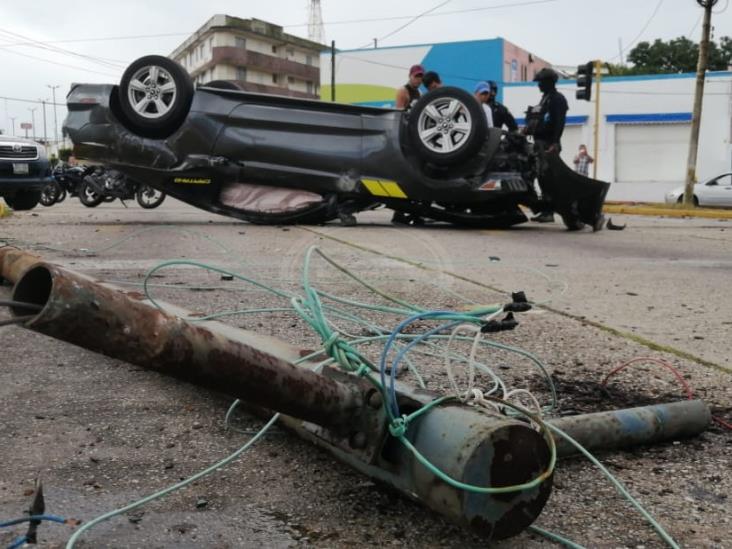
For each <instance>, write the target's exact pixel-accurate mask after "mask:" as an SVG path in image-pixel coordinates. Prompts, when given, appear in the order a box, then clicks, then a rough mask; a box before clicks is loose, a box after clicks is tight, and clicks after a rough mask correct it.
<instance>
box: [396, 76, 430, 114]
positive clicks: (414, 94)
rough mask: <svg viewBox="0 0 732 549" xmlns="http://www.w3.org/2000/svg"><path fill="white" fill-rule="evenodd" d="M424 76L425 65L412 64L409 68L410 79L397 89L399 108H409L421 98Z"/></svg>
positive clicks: (397, 104) (397, 105)
mask: <svg viewBox="0 0 732 549" xmlns="http://www.w3.org/2000/svg"><path fill="white" fill-rule="evenodd" d="M422 78H424V67H423V66H422V65H412V66H411V67H410V68H409V80H408V81H407V83H406V84H404V85H403V86H402V87H401V88H398V89H397V94H396V108H397V109H400V110H404V109H407V108H409V107H411V106H412V103H414V102H415V101H417V99H419V98H420V95H421V94H420V93H419V87H420V86H421V85H422Z"/></svg>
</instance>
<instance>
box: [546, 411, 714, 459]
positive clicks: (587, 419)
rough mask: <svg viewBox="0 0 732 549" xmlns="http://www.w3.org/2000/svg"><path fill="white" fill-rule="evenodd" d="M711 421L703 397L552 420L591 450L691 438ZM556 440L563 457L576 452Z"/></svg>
mask: <svg viewBox="0 0 732 549" xmlns="http://www.w3.org/2000/svg"><path fill="white" fill-rule="evenodd" d="M710 422H711V412H710V411H709V406H707V405H706V403H704V402H703V401H701V400H683V401H681V402H673V403H670V404H656V405H653V406H642V407H639V408H630V409H627V410H613V411H609V412H598V413H595V414H582V415H578V416H568V417H563V418H558V419H552V420H550V421H549V423H551V424H552V425H554V426H555V427H558V428H559V429H561V430H562V431H564V432H565V433H567V434H568V435H569V436H571V437H572V438H573V439H574V440H576V441H577V442H579V443H580V444H581V445H582V446H584V447H585V448H586V449H587V450H590V451H592V450H612V449H616V448H627V447H629V446H637V445H640V444H653V443H656V442H664V441H669V440H678V439H681V438H688V437H692V436H695V435H698V434H700V433H702V432H703V431H705V430H706V429H707V427H709V423H710ZM554 439H555V442H556V444H557V455H559V456H562V457H563V456H569V455H572V454H576V453H577V449H576V448H575V447H574V446H573V445H572V444H571V443H569V442H567V441H566V440H565V439H563V438H561V437H559V436H555V437H554Z"/></svg>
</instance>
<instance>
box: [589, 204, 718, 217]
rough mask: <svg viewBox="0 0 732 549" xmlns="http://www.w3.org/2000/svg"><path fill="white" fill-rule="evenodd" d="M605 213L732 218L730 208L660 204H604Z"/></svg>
mask: <svg viewBox="0 0 732 549" xmlns="http://www.w3.org/2000/svg"><path fill="white" fill-rule="evenodd" d="M603 211H604V212H605V213H611V214H627V215H658V216H665V217H703V218H707V219H732V210H711V209H704V208H694V209H691V210H689V209H682V208H669V207H665V206H664V205H662V204H634V203H631V204H607V203H606V204H605V206H604V207H603Z"/></svg>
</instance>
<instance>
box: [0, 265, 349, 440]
mask: <svg viewBox="0 0 732 549" xmlns="http://www.w3.org/2000/svg"><path fill="white" fill-rule="evenodd" d="M28 261H30V260H28ZM19 262H21V263H22V261H20V260H19ZM17 264H19V263H18V262H16V263H14V264H11V265H10V267H11V268H12V267H14V266H15V265H17ZM13 299H14V300H16V301H20V302H23V303H33V304H36V305H41V306H42V307H43V310H42V311H41V312H40V313H38V314H37V315H36V316H35V317H34V318H33V319H32V320H30V321H29V322H27V323H26V324H24V326H25V327H26V328H29V329H31V330H34V331H36V332H40V333H42V334H45V335H48V336H51V337H55V338H57V339H60V340H62V341H66V342H68V343H72V344H74V345H78V346H80V347H84V348H86V349H91V350H93V351H96V352H99V353H102V354H105V355H107V356H111V357H114V358H118V359H121V360H125V361H127V362H130V363H132V364H137V365H139V366H142V367H144V368H147V369H151V370H156V371H158V372H161V373H164V374H167V375H170V376H173V377H176V378H179V379H182V380H185V381H189V382H192V383H196V384H198V385H201V386H204V387H208V388H210V389H214V390H217V391H221V392H223V393H225V394H229V395H232V396H235V397H236V398H241V399H243V400H247V401H249V402H252V403H254V404H256V405H259V406H264V407H267V408H270V409H274V410H277V411H280V412H284V413H286V414H289V415H294V416H296V417H300V418H303V419H307V420H308V421H312V422H313V423H317V424H319V425H328V426H330V427H332V428H334V429H336V430H337V429H338V428H344V429H345V428H347V426H348V425H349V424H351V423H353V422H354V421H355V419H354V417H355V416H356V415H357V414H358V412H359V411H360V407H361V404H362V402H361V396H360V394H359V392H358V391H356V390H354V389H353V388H352V387H348V386H346V385H344V384H342V383H339V382H336V381H333V380H331V379H327V378H324V377H323V376H321V375H318V374H316V373H315V372H313V371H311V370H309V369H307V368H305V367H298V366H295V365H293V364H292V363H293V362H294V361H295V360H297V359H298V358H299V356H298V354H297V353H296V352H295V350H293V349H292V348H291V347H290V346H288V345H285V344H283V343H282V342H281V341H279V340H277V339H275V338H271V337H266V336H261V335H258V334H255V333H252V332H245V331H243V330H242V331H238V330H235V329H233V328H231V327H230V326H226V325H224V324H221V323H218V322H208V321H207V322H199V323H192V322H187V321H185V320H182V319H181V318H180V317H179V316H176V315H174V314H171V313H169V312H165V311H161V310H160V309H158V308H156V307H154V306H153V305H152V304H150V303H149V302H147V301H146V300H145V299H144V296H143V295H142V294H139V293H137V292H124V291H122V290H119V289H117V288H114V287H110V286H106V285H101V284H99V283H96V282H95V281H94V280H92V279H91V278H89V277H86V276H84V275H81V274H78V273H73V272H71V271H67V270H65V269H63V268H61V267H58V266H55V265H52V264H49V263H36V264H35V265H34V266H32V267H31V268H30V269H29V270H27V271H26V272H25V273H24V274H23V275H22V276H21V277H20V279H19V280H18V282H17V284H16V285H15V288H14V290H13ZM170 308H172V307H170ZM29 312H30V313H31V314H33V313H34V311H28V310H27V309H25V310H24V309H22V308H17V307H16V308H13V309H12V313H13V314H14V315H17V316H22V315H27V314H29Z"/></svg>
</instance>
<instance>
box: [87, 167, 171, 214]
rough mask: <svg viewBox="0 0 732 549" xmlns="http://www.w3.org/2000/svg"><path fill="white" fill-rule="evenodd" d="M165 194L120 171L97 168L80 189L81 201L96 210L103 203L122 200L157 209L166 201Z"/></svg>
mask: <svg viewBox="0 0 732 549" xmlns="http://www.w3.org/2000/svg"><path fill="white" fill-rule="evenodd" d="M165 196H166V195H165V193H164V192H162V191H159V190H157V189H155V188H153V187H151V186H149V185H144V184H142V183H138V182H137V181H135V180H133V179H131V178H130V177H128V176H126V175H125V174H123V173H122V172H120V171H118V170H112V169H106V168H103V167H99V166H98V167H96V168H95V169H93V170H92V171H91V173H88V174H86V175H85V176H84V179H83V181H82V183H81V186H80V187H79V201H80V202H81V203H82V204H84V206H87V207H88V208H95V207H96V206H98V205H99V204H101V203H102V202H111V201H114V200H116V199H118V198H119V199H120V200H121V201H122V204H124V205H125V206H127V205H126V204H125V200H132V199H135V200H137V203H138V204H139V205H140V207H141V208H145V209H146V210H150V209H153V208H157V207H158V206H160V204H162V203H163V201H164V200H165Z"/></svg>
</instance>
